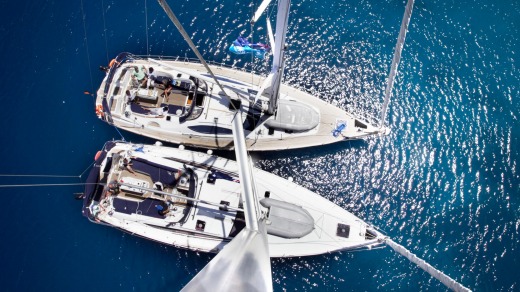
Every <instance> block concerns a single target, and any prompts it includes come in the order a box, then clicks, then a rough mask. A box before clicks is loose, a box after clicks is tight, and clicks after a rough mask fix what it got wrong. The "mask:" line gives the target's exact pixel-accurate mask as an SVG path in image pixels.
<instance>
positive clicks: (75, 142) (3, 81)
mask: <svg viewBox="0 0 520 292" xmlns="http://www.w3.org/2000/svg"><path fill="white" fill-rule="evenodd" d="M147 2H148V3H147V6H145V3H146V1H122V0H112V1H110V0H104V1H103V0H101V1H83V2H82V1H80V0H76V1H36V0H20V1H9V2H7V1H2V2H1V3H2V6H1V8H2V9H0V15H1V22H0V40H1V42H0V54H1V55H2V56H3V68H2V72H1V73H0V74H1V75H0V76H1V78H0V99H1V101H2V102H1V104H2V108H3V116H2V119H0V129H1V130H2V146H1V147H0V157H1V159H2V162H1V164H0V165H1V166H2V167H1V171H0V174H2V175H6V174H15V175H22V174H24V175H27V174H38V175H63V176H73V177H59V178H58V177H57V178H34V177H32V178H28V177H23V178H20V177H5V176H2V177H0V183H1V184H2V185H7V184H10V185H11V184H37V183H46V184H49V183H55V184H65V183H80V182H81V181H82V180H81V179H80V178H79V177H78V176H79V175H80V174H82V173H83V172H84V170H85V169H86V168H87V167H88V166H89V165H90V164H91V163H92V159H93V156H94V154H95V153H96V151H97V150H98V149H99V148H100V147H101V146H102V145H103V143H104V141H106V140H110V139H113V138H116V139H118V138H120V135H119V133H118V132H117V131H116V130H115V129H114V128H112V127H110V126H108V125H107V124H104V123H103V122H101V121H100V120H98V119H97V118H96V117H95V115H94V105H93V97H92V96H90V95H85V94H83V92H84V91H89V92H95V90H97V87H98V86H99V83H100V82H101V80H102V78H103V72H101V71H99V70H97V67H98V66H99V65H106V64H107V62H108V60H110V59H111V58H112V57H113V56H115V55H116V54H117V53H119V52H121V51H128V52H132V53H135V54H143V55H144V54H154V55H170V56H173V55H180V56H188V57H194V54H193V53H191V52H190V51H189V49H188V46H187V45H186V44H185V43H184V41H183V40H182V39H181V37H180V35H179V33H178V32H177V31H176V30H175V29H174V27H173V25H172V24H171V23H170V22H169V20H168V19H167V17H166V16H165V14H164V13H163V12H162V10H161V8H160V7H159V6H158V4H157V3H155V2H154V1H151V0H150V1H147ZM169 2H170V5H171V6H172V9H173V10H174V11H175V12H176V13H177V16H178V17H179V19H180V20H181V22H182V23H183V24H184V26H185V28H186V30H187V31H188V32H189V34H190V35H191V36H192V37H193V39H194V41H195V43H196V44H197V45H198V47H199V49H200V51H201V52H202V54H203V55H204V57H205V58H206V59H208V60H212V61H216V62H225V63H227V64H230V65H232V64H235V65H237V66H245V67H246V68H248V69H251V68H253V69H254V70H255V71H256V72H266V70H267V68H266V66H265V63H263V62H261V61H255V62H254V63H251V60H250V59H248V58H244V57H237V56H231V55H229V54H228V53H227V46H228V44H229V43H230V42H231V41H232V40H233V39H234V38H236V36H237V35H238V34H240V33H243V34H249V33H251V26H250V25H249V24H248V19H249V18H250V17H251V15H252V13H253V10H254V8H253V7H256V6H258V4H259V2H260V1H259V0H255V1H253V2H249V1H229V0H219V1H190V0H186V1H169ZM404 6H405V1H402V0H401V1H394V0H375V1H367V0H356V1H332V0H321V1H319V0H302V1H296V0H294V1H293V3H292V11H291V15H290V27H289V29H290V30H289V33H288V39H287V42H288V44H289V50H288V55H287V68H286V71H285V73H286V76H285V82H286V83H289V84H292V85H294V86H297V87H300V88H302V89H304V90H306V91H307V92H310V93H313V94H316V95H318V96H320V98H322V99H323V100H326V101H328V102H335V103H337V105H338V106H339V107H342V108H346V109H348V110H349V111H351V112H355V113H358V114H364V115H372V116H377V114H378V113H379V110H380V107H381V103H382V95H383V91H384V86H385V79H386V75H387V72H388V69H389V66H390V62H391V58H392V53H393V47H394V45H395V40H396V38H397V34H398V31H399V26H400V23H401V18H402V14H403V11H404ZM271 19H272V20H274V12H272V15H271ZM146 27H148V30H147V29H146ZM253 33H254V34H253V39H254V40H255V41H266V38H265V34H266V28H265V20H264V19H262V20H260V21H259V22H258V23H257V24H256V25H255V27H253ZM519 37H520V3H519V2H518V1H516V0H501V1H490V0H477V1H469V0H461V1H439V0H432V1H421V0H418V1H416V5H415V9H414V12H413V16H412V21H411V24H410V31H409V33H408V35H407V40H406V44H405V48H404V52H403V57H402V62H401V65H400V74H399V75H398V78H397V82H396V88H395V91H394V98H393V100H392V102H391V106H390V111H389V115H388V118H387V123H388V125H389V127H390V128H391V129H392V132H391V134H390V135H388V136H385V137H379V138H373V139H369V140H366V141H352V142H346V143H342V144H336V145H330V146H324V147H314V148H310V149H301V150H295V151H289V152H287V151H285V152H268V153H257V154H254V158H255V163H256V165H257V166H259V167H261V168H262V169H264V170H268V171H272V172H274V173H276V174H278V175H280V176H282V177H293V178H294V180H295V181H296V182H297V183H299V184H300V185H303V186H305V187H307V188H309V189H311V190H314V191H316V192H317V193H319V194H320V195H322V196H324V197H326V198H328V199H330V200H331V201H334V202H335V203H337V204H339V205H340V206H342V207H344V208H346V209H348V210H350V211H352V212H353V213H354V214H356V215H358V216H359V217H361V218H363V219H364V220H366V221H368V222H371V223H373V224H374V225H376V226H379V227H380V229H381V230H383V231H384V232H385V233H386V234H387V235H388V236H390V237H391V238H393V239H394V240H395V241H397V242H400V243H401V244H403V245H404V246H406V247H408V248H409V249H410V250H411V251H413V252H414V253H415V254H417V255H418V256H420V257H422V258H424V259H425V260H426V261H428V262H429V263H431V264H432V265H433V266H435V267H437V268H439V269H440V270H442V271H444V272H445V273H446V274H448V275H450V276H451V277H453V278H454V279H456V280H458V281H459V282H461V283H462V284H464V285H465V286H467V287H469V288H471V289H474V290H476V291H520V287H519V285H520V283H519V281H520V280H519V279H520V278H519V276H518V275H519V273H518V270H519V269H520V263H519V258H520V251H519V248H520V246H519V243H518V241H519V235H520V214H519V213H520V197H519V196H520V189H519V186H520V173H519V163H520V153H519V150H518V146H519V145H520V141H519V140H520V122H519V112H520V106H519V102H518V98H519V95H520V89H519V88H520V77H519V76H520V74H519V73H520V72H519V71H520V69H519V65H520V64H519V61H518V58H519V56H518V54H519V50H520V48H519V44H520V42H519ZM122 134H123V135H124V137H125V138H126V139H127V140H131V141H134V142H150V143H152V142H154V141H151V140H149V139H146V138H142V137H138V136H135V135H131V134H129V133H126V132H122ZM223 154H225V155H229V154H226V153H223ZM82 178H83V179H84V176H83V177H82ZM80 191H82V188H81V186H55V187H12V188H0V196H1V198H2V205H1V206H2V210H3V211H2V212H0V232H1V233H2V237H1V238H2V239H1V241H0V259H1V265H0V266H1V269H2V270H1V272H0V290H2V291H92V290H101V291H109V290H110V291H130V290H137V291H157V290H173V291H175V290H179V289H180V288H182V287H183V286H184V285H185V284H186V283H187V282H188V281H189V280H190V279H191V278H192V277H193V276H194V275H195V274H196V273H197V272H198V271H199V270H201V269H202V268H203V267H204V266H205V264H206V263H207V262H209V260H210V259H211V258H212V255H207V254H199V253H195V252H191V251H185V250H179V249H175V248H173V247H167V246H163V245H160V244H157V243H154V242H150V241H147V240H144V239H141V238H137V237H134V236H131V235H128V234H124V233H122V232H120V231H118V230H115V229H111V228H107V227H103V226H100V225H95V224H91V223H89V222H88V221H87V220H86V219H85V218H84V217H82V216H81V213H80V208H81V207H80V202H78V201H75V200H74V199H73V195H72V194H73V193H75V192H80ZM272 273H273V281H274V288H275V290H277V291H280V290H289V291H293V290H314V291H374V290H384V291H385V290H404V291H417V290H430V291H443V290H445V288H444V286H442V284H440V283H439V282H438V281H437V280H435V279H433V278H431V277H430V276H429V275H428V274H426V273H425V272H423V271H422V270H420V269H418V268H417V267H415V266H414V265H412V264H410V263H409V262H408V260H406V259H405V258H403V257H401V256H399V255H397V254H396V253H395V252H393V251H392V250H391V249H390V248H384V249H377V250H372V251H363V252H355V253H345V252H343V253H334V254H329V255H323V256H314V257H307V258H294V259H273V260H272Z"/></svg>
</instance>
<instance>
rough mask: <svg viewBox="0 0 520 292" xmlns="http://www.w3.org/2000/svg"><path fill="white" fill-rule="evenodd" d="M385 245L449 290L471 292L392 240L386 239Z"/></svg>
mask: <svg viewBox="0 0 520 292" xmlns="http://www.w3.org/2000/svg"><path fill="white" fill-rule="evenodd" d="M385 243H386V244H387V245H388V246H390V247H391V248H392V249H393V250H395V251H396V252H397V253H398V254H400V255H402V256H404V257H405V258H407V259H408V260H410V261H411V262H412V263H414V264H416V265H417V266H418V267H419V268H421V269H423V270H424V271H425V272H427V273H428V274H430V275H431V276H432V277H434V278H435V279H437V280H439V281H441V282H442V283H443V284H444V285H445V286H446V287H448V288H449V289H451V290H453V291H456V292H459V291H460V292H466V291H471V290H469V289H468V288H466V287H464V286H462V285H461V284H460V283H459V282H457V281H455V280H453V279H452V278H450V277H449V276H448V275H446V274H444V273H443V272H441V271H439V270H437V269H436V268H434V267H433V266H432V265H430V264H428V263H427V262H426V261H424V260H423V259H421V258H419V257H417V256H416V255H414V254H413V253H411V252H410V251H409V250H407V249H406V248H405V247H404V246H402V245H400V244H398V243H396V242H395V241H393V240H391V239H390V238H386V239H385Z"/></svg>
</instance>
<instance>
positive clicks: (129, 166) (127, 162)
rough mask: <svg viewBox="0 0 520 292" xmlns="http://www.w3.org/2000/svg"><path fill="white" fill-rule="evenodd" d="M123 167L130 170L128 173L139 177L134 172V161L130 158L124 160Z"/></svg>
mask: <svg viewBox="0 0 520 292" xmlns="http://www.w3.org/2000/svg"><path fill="white" fill-rule="evenodd" d="M123 167H124V168H125V169H126V170H128V172H130V173H132V174H133V175H137V174H136V173H135V171H134V169H133V168H132V161H131V160H130V158H125V159H123Z"/></svg>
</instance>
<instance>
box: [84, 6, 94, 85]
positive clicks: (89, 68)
mask: <svg viewBox="0 0 520 292" xmlns="http://www.w3.org/2000/svg"><path fill="white" fill-rule="evenodd" d="M81 14H82V18H83V33H84V34H85V46H86V48H87V60H88V71H89V74H90V89H91V92H94V79H93V78H92V66H91V65H90V51H89V49H88V38H87V25H86V23H85V22H86V21H85V18H86V16H85V10H84V9H83V0H81Z"/></svg>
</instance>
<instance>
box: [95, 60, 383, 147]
mask: <svg viewBox="0 0 520 292" xmlns="http://www.w3.org/2000/svg"><path fill="white" fill-rule="evenodd" d="M133 66H144V67H145V68H147V67H153V68H154V69H155V70H156V71H160V72H164V74H166V75H168V76H176V75H179V76H180V75H182V76H184V78H185V79H186V80H188V79H187V78H191V79H194V77H193V76H198V77H199V78H202V79H204V80H209V79H210V78H209V74H208V73H207V72H206V70H205V68H204V67H203V65H201V64H199V63H195V62H181V61H175V60H160V61H157V60H153V59H151V60H143V59H137V58H135V59H132V60H131V62H129V63H125V64H122V65H121V66H120V67H118V68H115V67H114V68H113V69H111V70H114V71H115V72H114V73H115V74H114V75H113V79H112V80H110V81H111V82H109V84H108V86H107V83H106V82H107V81H109V80H107V78H105V80H104V81H103V83H102V84H101V87H100V89H99V90H98V94H97V100H96V104H97V108H99V107H102V104H103V100H104V99H105V100H107V104H108V105H107V110H108V111H110V113H109V114H110V118H107V117H106V114H108V113H105V115H103V114H102V113H101V114H100V112H99V111H98V116H99V117H100V118H102V119H103V120H105V121H107V122H109V123H112V124H113V125H114V126H116V127H118V128H121V129H123V130H125V131H129V132H132V133H135V134H138V135H143V136H147V137H150V138H154V139H157V140H161V141H166V142H171V143H176V144H184V145H188V146H194V147H202V148H207V149H228V150H231V149H233V138H232V134H231V120H232V116H233V113H232V111H231V110H230V107H231V106H230V102H229V100H227V99H226V98H225V97H224V96H223V93H222V92H221V90H220V89H218V86H216V85H211V84H210V83H208V86H207V87H208V92H207V94H206V96H205V97H204V98H203V99H204V101H203V102H201V104H200V111H201V113H200V115H199V116H198V117H197V118H196V119H193V120H182V118H180V116H181V115H182V114H184V113H185V112H187V107H188V106H189V104H188V103H189V100H188V101H187V102H186V103H184V101H182V102H180V104H176V105H175V107H174V106H173V105H171V103H172V101H173V102H178V100H179V99H182V98H184V97H183V96H182V94H179V95H176V96H175V97H173V98H172V99H171V100H170V99H169V98H168V101H166V98H165V97H161V96H157V92H154V93H151V99H152V100H153V104H152V105H149V104H146V106H151V107H154V106H155V107H163V106H165V105H169V106H170V108H171V109H172V110H170V112H169V113H168V114H164V115H155V116H154V115H153V114H151V113H150V112H149V111H148V112H146V113H145V112H143V111H140V110H135V108H137V105H132V107H130V106H129V105H128V102H127V100H126V99H125V94H124V93H125V92H126V90H127V89H129V88H132V85H131V83H132V82H131V79H130V78H127V77H124V78H123V77H121V76H122V71H123V70H124V69H125V68H130V67H133ZM210 67H211V69H212V71H213V72H214V73H215V75H216V77H217V79H218V80H219V82H220V83H221V84H222V85H223V86H224V87H225V88H226V89H225V91H226V93H227V94H228V95H229V96H231V97H236V96H238V95H239V96H241V105H240V104H239V107H240V109H241V111H242V112H243V119H244V120H248V117H249V120H252V121H250V122H249V123H250V124H251V125H252V124H254V126H248V125H245V126H246V127H245V134H246V143H247V148H248V150H250V151H267V150H284V149H295V148H306V147H311V146H319V145H326V144H331V143H336V142H341V141H345V140H351V139H363V138H366V137H370V136H377V135H382V134H386V133H388V129H387V128H379V127H376V126H373V125H371V124H370V123H368V122H366V121H364V120H363V119H359V118H356V117H354V116H353V115H351V114H349V113H347V112H346V111H344V110H342V109H339V108H337V107H335V106H333V105H331V104H329V103H326V102H325V101H323V100H321V99H319V98H317V97H314V96H312V95H310V94H307V93H305V92H303V91H301V90H299V89H296V88H294V87H291V86H287V85H283V84H282V85H281V88H280V99H281V100H285V103H286V104H288V103H292V102H293V103H300V104H303V105H305V106H306V107H307V108H309V109H311V110H312V111H315V112H316V113H317V115H318V118H317V122H316V123H315V124H312V126H311V128H309V129H301V127H298V125H297V126H290V125H289V126H287V127H285V128H283V127H280V128H277V127H276V126H272V125H278V124H279V123H277V122H275V119H276V118H277V117H278V119H279V118H280V116H284V115H285V116H286V115H288V114H290V111H291V108H289V107H287V109H286V108H285V107H279V109H278V111H277V113H276V115H273V116H270V115H266V114H263V113H260V112H258V111H256V112H255V114H252V110H251V106H249V101H247V98H246V97H245V96H246V95H247V96H248V97H249V99H250V100H253V99H254V94H252V93H254V92H256V91H257V90H259V88H258V86H256V85H258V84H262V82H263V81H264V79H265V77H262V76H260V75H256V74H252V73H248V72H244V71H241V70H237V69H231V68H226V67H219V66H214V65H210ZM126 74H127V75H128V74H129V73H126ZM108 75H109V74H107V77H108ZM173 78H175V77H173ZM114 80H117V82H116V81H114ZM208 82H210V81H208ZM251 84H255V85H251ZM141 91H142V90H141ZM150 92H152V91H150ZM159 92H160V91H159ZM159 94H160V93H159ZM177 96H179V97H177ZM175 98H177V101H175V100H174V99H175ZM257 102H258V101H257ZM168 103H170V104H168ZM141 105H142V104H141ZM108 108H109V109H108ZM173 108H175V109H177V112H175V109H173ZM147 109H149V108H147ZM254 115H256V117H255V118H251V117H252V116H254ZM297 118H298V117H296V119H297ZM304 118H305V117H301V120H303V119H304ZM290 119H291V117H289V118H286V120H290ZM294 119H295V118H293V120H294ZM342 124H344V125H345V126H341V125H342ZM339 127H341V131H339V132H338V131H337V129H338V128H339ZM335 130H336V131H335Z"/></svg>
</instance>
